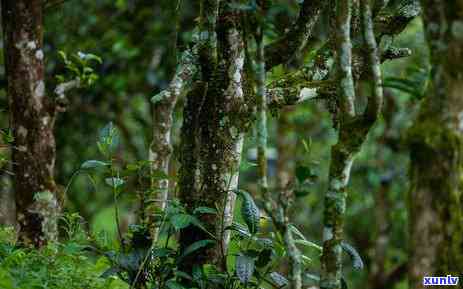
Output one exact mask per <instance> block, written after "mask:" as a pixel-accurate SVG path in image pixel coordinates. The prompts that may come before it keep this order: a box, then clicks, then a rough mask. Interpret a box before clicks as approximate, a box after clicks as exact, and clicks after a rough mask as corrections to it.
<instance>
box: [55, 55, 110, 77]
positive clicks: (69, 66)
mask: <svg viewBox="0 0 463 289" xmlns="http://www.w3.org/2000/svg"><path fill="white" fill-rule="evenodd" d="M58 55H59V57H60V59H61V61H62V62H63V63H64V66H65V68H66V70H67V71H68V74H69V75H57V76H56V79H57V80H58V82H60V83H63V82H66V81H70V80H73V79H79V81H80V83H81V84H82V85H83V86H91V85H93V84H94V83H95V82H96V81H97V80H98V75H97V74H96V73H95V70H94V69H93V68H92V65H93V64H94V63H96V64H102V63H103V60H102V59H101V58H100V57H99V56H97V55H95V54H91V53H83V52H80V51H79V52H78V53H76V54H72V55H70V56H68V55H67V54H66V53H65V52H64V51H58Z"/></svg>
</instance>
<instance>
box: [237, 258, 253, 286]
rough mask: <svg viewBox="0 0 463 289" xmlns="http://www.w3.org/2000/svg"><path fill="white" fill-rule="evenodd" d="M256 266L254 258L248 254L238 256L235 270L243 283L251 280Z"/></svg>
mask: <svg viewBox="0 0 463 289" xmlns="http://www.w3.org/2000/svg"><path fill="white" fill-rule="evenodd" d="M254 268H255V266H254V259H253V258H251V257H249V256H246V255H239V256H237V257H236V263H235V270H236V275H237V276H238V279H239V280H240V282H241V283H243V284H246V283H248V282H249V281H250V280H251V277H252V275H253V274H254Z"/></svg>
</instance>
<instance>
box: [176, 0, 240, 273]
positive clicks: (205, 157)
mask: <svg viewBox="0 0 463 289" xmlns="http://www.w3.org/2000/svg"><path fill="white" fill-rule="evenodd" d="M223 2H229V1H223ZM228 4H229V3H223V5H225V6H223V7H222V8H221V9H220V15H219V7H218V6H217V5H218V1H213V0H208V1H203V3H202V12H201V22H202V24H201V25H200V26H201V29H202V31H207V32H201V36H202V37H204V38H206V39H201V40H200V41H206V42H204V43H201V45H200V49H199V55H200V67H201V70H202V82H200V85H197V88H198V89H196V91H193V92H194V93H190V95H188V100H187V103H186V107H185V111H184V123H183V128H182V145H181V147H182V156H181V160H180V162H181V169H180V199H181V200H182V201H183V202H184V203H185V204H187V205H188V208H189V209H190V210H191V209H193V208H194V207H196V206H208V207H212V208H215V207H217V206H218V207H221V208H222V210H223V212H219V216H221V218H218V217H217V216H215V215H211V214H208V215H204V216H202V218H201V221H202V222H203V223H204V224H205V227H206V229H207V230H208V231H209V232H211V233H213V234H215V235H216V237H217V243H216V245H215V246H211V247H209V248H204V249H202V250H200V251H199V252H198V253H196V254H192V255H190V256H189V257H187V258H185V260H184V262H183V264H182V266H184V268H185V269H186V270H191V269H192V268H193V266H194V265H201V264H204V263H205V262H208V263H215V264H219V265H223V263H222V261H223V259H222V257H223V253H224V247H225V246H226V244H225V243H226V242H222V239H223V238H222V237H223V236H222V231H223V227H224V226H226V225H227V223H229V222H230V221H231V218H232V217H233V214H232V213H233V206H234V202H235V201H234V199H235V194H234V192H233V191H234V190H235V189H236V188H237V186H238V169H239V162H240V159H241V152H242V146H243V139H244V131H245V130H246V128H247V127H246V124H247V122H248V121H247V120H248V119H249V117H247V116H246V115H243V113H247V108H246V106H245V105H244V92H243V84H242V82H243V81H242V80H243V66H244V43H243V39H242V32H241V28H240V26H239V23H240V21H239V16H238V14H237V13H236V11H233V10H230V9H227V8H226V5H228ZM217 16H218V21H217V23H215V22H214V19H217ZM216 31H217V33H216ZM201 104H202V105H201ZM222 214H223V216H222ZM202 239H211V236H210V235H209V234H207V233H206V232H204V231H203V230H201V229H199V228H197V227H194V226H190V227H188V228H186V229H185V230H182V232H181V234H180V244H181V246H182V249H183V250H184V249H185V248H186V247H188V246H189V245H191V244H192V243H193V242H196V241H198V240H202Z"/></svg>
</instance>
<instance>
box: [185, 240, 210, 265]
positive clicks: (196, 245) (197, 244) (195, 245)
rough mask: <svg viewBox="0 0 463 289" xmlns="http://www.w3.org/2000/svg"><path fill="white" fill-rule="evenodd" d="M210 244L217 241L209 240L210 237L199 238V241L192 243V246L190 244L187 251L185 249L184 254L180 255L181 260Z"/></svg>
mask: <svg viewBox="0 0 463 289" xmlns="http://www.w3.org/2000/svg"><path fill="white" fill-rule="evenodd" d="M210 244H215V241H214V240H209V239H205V240H199V241H196V242H194V243H193V244H191V245H190V246H188V247H187V248H186V249H185V251H183V254H182V255H181V256H180V258H179V260H182V259H183V258H185V257H186V256H188V255H190V254H191V253H193V252H195V251H197V250H199V249H201V248H204V247H206V246H208V245H210Z"/></svg>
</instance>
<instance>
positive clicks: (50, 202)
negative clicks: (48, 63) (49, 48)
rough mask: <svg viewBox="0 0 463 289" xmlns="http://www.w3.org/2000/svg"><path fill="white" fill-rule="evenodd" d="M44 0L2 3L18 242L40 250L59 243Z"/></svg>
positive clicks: (52, 106) (53, 110) (17, 0)
mask: <svg viewBox="0 0 463 289" xmlns="http://www.w3.org/2000/svg"><path fill="white" fill-rule="evenodd" d="M42 8H43V2H42V1H41V0H3V1H2V15H3V31H4V37H5V39H4V40H5V44H6V45H5V64H6V75H7V82H8V90H7V92H8V96H9V104H10V111H11V127H12V129H13V134H14V138H15V140H14V143H13V145H14V146H13V153H12V158H13V172H14V185H15V198H16V206H17V218H18V223H19V225H20V235H19V237H20V240H21V241H22V242H23V243H26V244H29V243H30V244H34V245H35V246H39V247H40V246H42V245H44V244H46V242H47V241H48V240H50V239H54V238H56V218H55V217H56V216H55V215H56V213H57V210H58V201H57V198H56V195H55V194H56V185H55V181H54V176H53V171H54V166H55V139H54V136H53V126H54V122H55V108H54V105H53V103H52V101H51V99H50V98H47V97H46V95H45V82H44V54H43V50H42V44H43V23H42V16H43V15H42V13H43V11H42Z"/></svg>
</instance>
